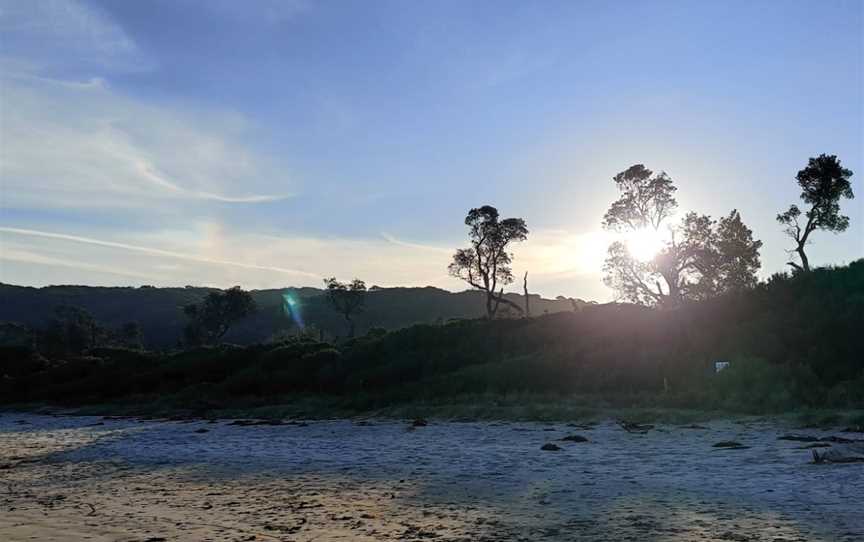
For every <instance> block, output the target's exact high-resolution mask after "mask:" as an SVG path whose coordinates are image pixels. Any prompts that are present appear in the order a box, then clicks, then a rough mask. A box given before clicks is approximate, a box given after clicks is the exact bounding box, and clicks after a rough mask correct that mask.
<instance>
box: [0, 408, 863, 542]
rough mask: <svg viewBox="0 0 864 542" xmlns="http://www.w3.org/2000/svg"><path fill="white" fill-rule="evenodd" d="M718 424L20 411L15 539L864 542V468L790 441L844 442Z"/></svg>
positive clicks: (9, 441)
mask: <svg viewBox="0 0 864 542" xmlns="http://www.w3.org/2000/svg"><path fill="white" fill-rule="evenodd" d="M703 425H704V426H705V428H702V429H700V428H687V427H683V426H671V425H670V426H658V427H657V428H656V429H654V430H651V431H648V432H647V433H645V434H636V433H628V432H626V431H624V430H622V429H621V428H620V427H618V426H617V425H616V424H614V423H612V422H607V423H601V424H599V425H597V426H596V427H593V428H577V427H570V426H568V425H567V424H564V423H560V424H531V423H505V422H499V423H448V422H434V421H433V422H432V423H430V424H429V426H427V427H418V428H416V429H413V428H410V429H409V427H408V424H407V423H402V422H394V421H374V420H373V421H370V422H368V423H364V424H357V423H355V422H352V421H317V422H316V421H310V422H309V423H308V425H302V424H295V425H281V426H266V425H264V426H245V427H244V426H238V425H229V421H219V422H216V423H208V422H207V421H181V422H168V421H139V420H110V419H109V420H103V419H102V418H98V417H65V416H57V417H54V416H40V415H25V414H16V413H5V414H2V415H0V540H3V541H10V542H12V541H19V540H39V541H60V540H63V541H67V540H76V541H77V540H94V541H139V542H144V541H150V542H157V541H159V540H163V539H164V540H193V541H205V540H213V541H217V540H219V541H221V540H228V541H241V540H286V541H287V540H292V541H312V540H316V541H328V540H357V541H366V540H442V541H443V540H446V541H456V540H459V541H466V542H467V541H470V542H484V541H498V540H517V541H518V540H581V541H585V540H599V541H626V540H634V541H636V540H638V541H646V540H658V541H659V540H662V541H690V540H692V541H703V540H733V541H749V540H753V541H757V540H758V541H773V542H782V541H808V542H809V541H848V542H852V541H861V540H864V464H860V463H859V464H845V465H844V464H825V465H814V464H811V451H810V450H809V449H806V448H805V447H806V446H808V444H806V443H801V442H794V441H781V440H778V436H780V435H783V434H787V433H790V432H794V433H796V434H804V435H813V436H819V437H824V436H828V435H839V434H840V433H838V432H837V431H820V430H795V431H793V430H791V429H790V428H787V427H780V426H777V425H775V424H773V423H771V422H764V421H762V422H760V421H755V420H749V421H744V422H738V423H736V422H733V421H723V422H713V423H707V424H703ZM573 434H578V435H582V436H584V437H587V438H588V442H567V441H560V440H559V439H561V438H562V437H564V436H567V435H573ZM845 436H847V437H854V438H864V435H860V434H857V435H855V434H852V435H850V434H846V435H845ZM721 441H736V442H739V443H741V444H742V445H744V446H745V447H741V448H738V449H724V448H715V447H714V446H713V445H714V444H716V443H718V442H721ZM550 442H552V443H554V444H556V445H557V446H559V447H560V448H561V450H559V451H542V450H541V449H540V447H541V446H542V445H544V444H546V443H550Z"/></svg>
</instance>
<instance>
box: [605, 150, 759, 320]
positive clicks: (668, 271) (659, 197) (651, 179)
mask: <svg viewBox="0 0 864 542" xmlns="http://www.w3.org/2000/svg"><path fill="white" fill-rule="evenodd" d="M613 181H615V184H616V185H617V186H618V188H619V190H620V191H621V192H622V195H621V197H620V198H619V199H618V200H617V201H615V202H613V203H612V205H611V206H610V208H609V210H608V211H607V212H606V215H605V216H604V217H603V225H604V227H606V228H607V229H611V230H614V231H619V232H628V231H639V230H642V229H653V230H654V231H657V230H659V229H660V228H661V227H663V226H664V225H666V224H665V222H666V221H667V219H668V218H670V216H671V215H672V213H673V212H674V211H675V209H676V208H677V202H676V201H675V198H674V193H675V191H676V188H675V186H674V185H673V184H672V180H671V179H670V178H669V177H668V176H667V175H666V174H665V173H661V174H659V175H656V176H655V175H654V174H653V172H652V171H651V170H649V169H646V168H645V167H644V166H642V165H641V164H639V165H635V166H632V167H630V168H629V169H628V170H626V171H624V172H621V173H619V174H618V175H616V176H615V177H614V178H613ZM715 226H716V227H715ZM761 246H762V243H761V241H754V240H753V238H752V232H751V231H750V230H749V229H748V228H747V227H746V226H745V225H744V224H743V222H742V221H741V216H740V214H739V213H738V212H737V211H734V210H733V211H732V212H731V213H730V214H729V216H728V217H725V218H723V219H721V221H720V223H719V224H717V223H716V222H715V221H714V220H712V219H711V217H710V216H707V215H699V214H697V213H694V212H690V213H687V214H686V215H685V216H684V218H683V219H682V220H681V222H680V223H679V224H678V225H677V226H675V227H669V239H668V240H667V241H666V242H665V243H664V246H663V247H662V249H660V250H659V251H658V252H657V254H656V255H655V256H654V257H653V258H652V259H651V260H650V261H640V260H639V259H638V258H635V257H634V256H633V255H632V254H631V253H630V250H629V249H628V246H627V244H626V243H624V242H622V241H615V242H614V243H612V245H611V246H610V247H609V250H608V255H607V258H606V261H605V262H604V266H603V270H604V273H605V276H604V282H605V284H606V285H607V286H609V287H610V288H612V289H614V290H616V291H617V292H618V295H619V297H620V298H621V299H623V300H625V301H630V302H632V303H637V304H641V305H648V306H661V307H677V306H679V305H681V303H682V302H683V301H685V300H697V299H706V298H709V297H713V296H716V295H718V294H721V293H724V292H726V291H730V290H734V289H738V288H745V287H752V286H754V285H755V284H756V274H755V273H756V271H758V269H759V266H760V264H759V248H760V247H761Z"/></svg>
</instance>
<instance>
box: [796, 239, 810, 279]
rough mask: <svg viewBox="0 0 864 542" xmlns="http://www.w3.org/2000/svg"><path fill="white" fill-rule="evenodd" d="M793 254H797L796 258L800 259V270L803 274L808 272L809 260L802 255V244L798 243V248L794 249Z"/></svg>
mask: <svg viewBox="0 0 864 542" xmlns="http://www.w3.org/2000/svg"><path fill="white" fill-rule="evenodd" d="M795 252H797V253H798V257H799V258H801V269H802V270H803V271H804V272H805V273H809V272H810V260H808V259H807V254H805V253H804V243H799V244H798V248H796V249H795Z"/></svg>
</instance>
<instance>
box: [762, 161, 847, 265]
mask: <svg viewBox="0 0 864 542" xmlns="http://www.w3.org/2000/svg"><path fill="white" fill-rule="evenodd" d="M850 177H852V171H851V170H848V169H846V168H844V167H843V166H842V165H841V164H840V160H838V159H837V157H836V156H834V155H827V154H820V155H819V156H818V157H817V158H810V160H809V162H808V164H807V167H805V168H804V169H802V170H801V171H799V172H798V175H796V177H795V178H796V179H797V180H798V186H800V187H801V199H802V200H804V203H806V204H808V205H809V206H810V209H809V210H807V211H805V212H804V213H803V214H804V217H803V218H802V217H801V215H802V212H801V209H799V208H798V206H797V205H794V204H793V205H791V206H789V209H788V210H787V211H785V212H782V213H780V214H778V215H777V222H779V223H780V224H782V225H783V226H784V227H785V229H784V232H785V233H786V235H788V236H789V237H791V238H792V240H793V241H794V242H795V248H793V249H791V250H789V253H796V254H797V255H798V258H799V259H800V260H801V263H800V264H799V263H797V262H794V261H790V262H788V265H790V266H792V268H793V269H795V270H796V271H805V272H806V271H810V260H809V259H808V258H807V254H806V253H805V251H804V247H805V246H807V244H808V243H809V242H810V235H811V234H812V233H813V232H814V231H816V230H825V231H830V232H834V233H839V232H842V231H845V230H846V228H848V227H849V217H848V216H844V215H841V214H840V198H848V199H852V198H854V197H855V195H854V194H853V193H852V183H851V182H850V181H849V178H850ZM804 219H806V220H804ZM802 222H803V223H802Z"/></svg>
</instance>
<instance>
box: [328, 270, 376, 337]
mask: <svg viewBox="0 0 864 542" xmlns="http://www.w3.org/2000/svg"><path fill="white" fill-rule="evenodd" d="M324 286H325V288H326V289H327V294H326V295H327V300H328V301H329V302H330V305H331V306H332V307H333V309H334V310H336V311H337V312H339V314H341V315H342V316H343V317H344V318H345V324H346V325H347V326H348V338H349V339H351V338H353V337H354V320H353V319H352V318H351V315H352V314H355V313H357V312H360V311H362V310H363V307H364V305H365V304H366V283H365V282H363V281H362V280H360V279H354V280H352V281H351V282H350V283H346V282H339V281H338V280H336V278H335V277H330V278H329V279H324Z"/></svg>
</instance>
